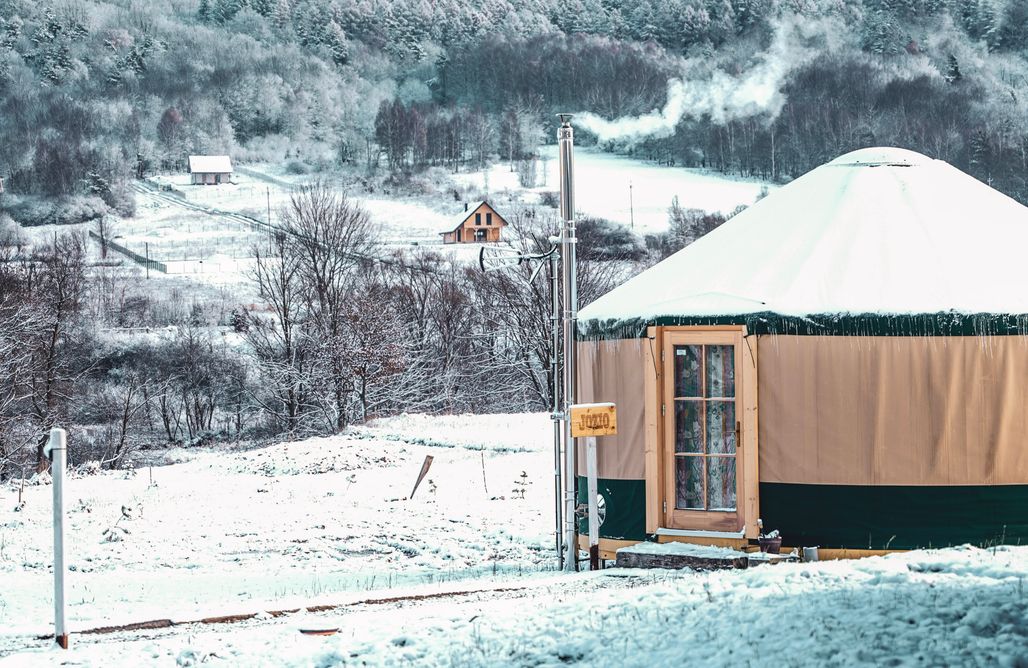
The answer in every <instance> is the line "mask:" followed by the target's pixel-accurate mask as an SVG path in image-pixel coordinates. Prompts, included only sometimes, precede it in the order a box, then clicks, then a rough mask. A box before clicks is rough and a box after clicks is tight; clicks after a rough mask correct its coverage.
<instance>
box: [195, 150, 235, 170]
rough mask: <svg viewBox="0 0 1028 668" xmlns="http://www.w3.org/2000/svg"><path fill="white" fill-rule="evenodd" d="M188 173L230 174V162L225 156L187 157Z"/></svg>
mask: <svg viewBox="0 0 1028 668" xmlns="http://www.w3.org/2000/svg"><path fill="white" fill-rule="evenodd" d="M189 172H190V173H191V174H196V173H200V174H230V173H232V160H231V159H230V158H229V157H228V156H227V155H191V156H189Z"/></svg>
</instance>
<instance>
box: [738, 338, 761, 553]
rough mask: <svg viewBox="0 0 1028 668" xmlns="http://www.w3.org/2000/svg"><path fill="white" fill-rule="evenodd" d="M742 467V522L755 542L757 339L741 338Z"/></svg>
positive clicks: (757, 506)
mask: <svg viewBox="0 0 1028 668" xmlns="http://www.w3.org/2000/svg"><path fill="white" fill-rule="evenodd" d="M742 358H743V368H742V405H743V424H742V444H741V445H742V465H743V490H744V493H743V503H742V511H743V522H744V524H745V527H746V537H747V538H753V539H756V538H757V536H758V535H759V534H760V528H759V527H758V526H757V520H758V519H759V518H760V471H759V462H760V457H759V447H760V444H759V438H758V436H759V428H758V427H759V423H758V411H757V396H758V395H757V387H758V385H757V382H758V377H757V337H756V336H747V333H746V331H745V329H744V330H743V335H742Z"/></svg>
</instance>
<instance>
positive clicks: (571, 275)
mask: <svg viewBox="0 0 1028 668" xmlns="http://www.w3.org/2000/svg"><path fill="white" fill-rule="evenodd" d="M558 117H559V118H560V128H558V129H557V146H558V152H559V154H560V216H561V218H562V219H563V221H564V222H563V226H562V228H561V238H560V243H561V256H560V257H561V268H562V273H563V301H564V392H563V395H564V396H563V399H564V410H563V413H564V460H565V469H564V522H565V525H564V549H565V552H564V555H565V558H564V570H566V571H577V570H578V527H577V516H576V515H575V507H576V506H577V498H576V497H577V494H576V493H575V490H576V487H577V484H576V483H577V480H578V475H577V471H576V470H575V468H576V467H575V455H576V452H575V439H574V438H572V436H571V406H572V405H573V404H574V403H575V399H576V397H577V393H576V392H575V338H576V333H577V330H578V269H577V258H576V255H575V243H576V239H575V194H574V190H575V174H574V166H575V165H574V149H575V147H574V138H575V133H574V130H572V128H571V114H558Z"/></svg>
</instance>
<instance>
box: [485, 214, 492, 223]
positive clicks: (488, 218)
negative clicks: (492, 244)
mask: <svg viewBox="0 0 1028 668" xmlns="http://www.w3.org/2000/svg"><path fill="white" fill-rule="evenodd" d="M485 224H486V225H492V224H493V214H491V213H487V214H485Z"/></svg>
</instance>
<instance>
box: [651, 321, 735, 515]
mask: <svg viewBox="0 0 1028 668" xmlns="http://www.w3.org/2000/svg"><path fill="white" fill-rule="evenodd" d="M663 344H664V347H663V350H664V388H663V390H664V392H663V394H664V401H663V412H664V416H663V419H664V443H663V467H664V503H663V514H664V526H665V527H667V528H670V529H686V530H697V531H738V530H740V529H741V528H742V526H743V522H742V516H743V513H742V512H741V511H740V506H741V505H742V500H743V498H744V496H745V495H744V485H743V483H744V480H743V473H744V469H745V466H744V462H743V460H742V458H741V456H740V452H741V445H742V443H743V434H742V423H743V402H742V395H743V379H742V373H744V372H745V369H744V367H743V364H742V360H743V351H742V345H743V341H742V332H741V331H708V332H699V331H692V332H673V331H672V332H666V333H665V334H664V341H663Z"/></svg>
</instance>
